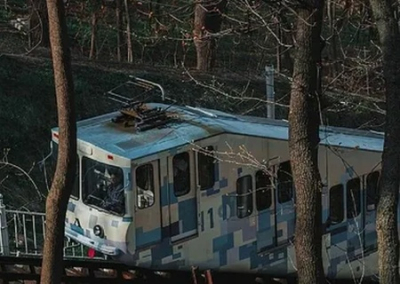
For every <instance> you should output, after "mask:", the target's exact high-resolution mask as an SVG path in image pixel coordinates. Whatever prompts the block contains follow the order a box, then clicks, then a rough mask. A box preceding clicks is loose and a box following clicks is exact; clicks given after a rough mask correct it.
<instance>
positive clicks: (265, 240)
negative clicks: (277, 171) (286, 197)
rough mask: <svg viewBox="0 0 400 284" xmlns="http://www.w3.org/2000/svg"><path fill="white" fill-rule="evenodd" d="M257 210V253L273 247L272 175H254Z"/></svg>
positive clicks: (259, 173) (268, 173) (263, 172)
mask: <svg viewBox="0 0 400 284" xmlns="http://www.w3.org/2000/svg"><path fill="white" fill-rule="evenodd" d="M255 182H256V184H255V188H256V210H257V252H264V251H266V250H267V249H269V248H271V247H273V246H274V245H275V237H276V235H275V232H276V230H275V202H274V198H275V192H274V190H273V186H272V184H273V173H272V172H269V171H263V170H260V171H257V172H256V174H255Z"/></svg>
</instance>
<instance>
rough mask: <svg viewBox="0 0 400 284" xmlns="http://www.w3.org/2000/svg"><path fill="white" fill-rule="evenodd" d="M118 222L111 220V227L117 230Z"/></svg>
mask: <svg viewBox="0 0 400 284" xmlns="http://www.w3.org/2000/svg"><path fill="white" fill-rule="evenodd" d="M118 223H119V222H118V221H117V220H112V221H111V227H115V228H118Z"/></svg>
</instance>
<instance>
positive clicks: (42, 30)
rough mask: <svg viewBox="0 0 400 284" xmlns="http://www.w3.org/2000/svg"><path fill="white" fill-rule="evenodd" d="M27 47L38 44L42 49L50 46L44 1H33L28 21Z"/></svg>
mask: <svg viewBox="0 0 400 284" xmlns="http://www.w3.org/2000/svg"><path fill="white" fill-rule="evenodd" d="M29 26H30V29H31V31H30V33H29V47H30V48H32V47H33V46H35V45H37V44H39V45H41V46H43V47H49V46H50V40H49V19H48V15H47V5H46V0H34V1H33V2H32V12H31V17H30V20H29Z"/></svg>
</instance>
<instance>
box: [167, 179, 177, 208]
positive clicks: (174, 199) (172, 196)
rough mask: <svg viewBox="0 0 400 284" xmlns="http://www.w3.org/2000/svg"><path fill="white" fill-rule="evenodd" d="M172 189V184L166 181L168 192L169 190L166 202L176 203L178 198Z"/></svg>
mask: <svg viewBox="0 0 400 284" xmlns="http://www.w3.org/2000/svg"><path fill="white" fill-rule="evenodd" d="M173 189H174V184H173V183H168V192H169V200H168V204H170V205H172V204H176V203H178V198H177V197H176V195H175V193H174V190H173Z"/></svg>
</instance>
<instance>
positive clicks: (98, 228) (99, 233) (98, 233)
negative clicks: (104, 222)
mask: <svg viewBox="0 0 400 284" xmlns="http://www.w3.org/2000/svg"><path fill="white" fill-rule="evenodd" d="M93 234H94V235H95V236H96V237H99V238H103V237H104V230H103V228H102V227H101V226H100V225H96V226H94V227H93Z"/></svg>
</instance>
